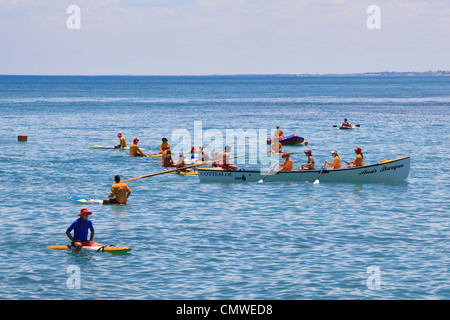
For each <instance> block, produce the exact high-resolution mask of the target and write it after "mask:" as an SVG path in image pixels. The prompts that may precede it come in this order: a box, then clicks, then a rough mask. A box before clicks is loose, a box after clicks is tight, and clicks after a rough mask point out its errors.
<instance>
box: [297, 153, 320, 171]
mask: <svg viewBox="0 0 450 320" xmlns="http://www.w3.org/2000/svg"><path fill="white" fill-rule="evenodd" d="M304 153H305V155H306V156H307V157H308V163H305V164H302V166H301V167H300V168H298V170H316V164H315V163H314V158H313V156H312V152H311V150H306V151H304Z"/></svg>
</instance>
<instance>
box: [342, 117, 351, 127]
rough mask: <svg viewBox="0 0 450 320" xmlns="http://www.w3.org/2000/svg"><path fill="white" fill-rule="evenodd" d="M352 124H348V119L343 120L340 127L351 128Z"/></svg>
mask: <svg viewBox="0 0 450 320" xmlns="http://www.w3.org/2000/svg"><path fill="white" fill-rule="evenodd" d="M351 126H352V124H351V123H350V122H348V119H347V118H345V119H344V122H342V124H341V127H351Z"/></svg>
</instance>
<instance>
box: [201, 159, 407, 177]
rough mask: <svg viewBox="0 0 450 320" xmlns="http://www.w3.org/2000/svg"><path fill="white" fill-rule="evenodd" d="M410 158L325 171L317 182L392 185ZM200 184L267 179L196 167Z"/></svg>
mask: <svg viewBox="0 0 450 320" xmlns="http://www.w3.org/2000/svg"><path fill="white" fill-rule="evenodd" d="M409 167H410V157H403V158H398V159H393V160H383V161H381V162H379V163H376V164H371V165H366V166H363V167H353V168H343V169H336V170H331V169H330V170H329V169H324V170H323V172H322V174H321V175H320V182H356V183H358V182H377V183H380V182H381V183H391V182H400V181H404V180H405V179H406V178H407V177H408V174H409ZM197 170H198V177H199V179H200V181H216V182H243V181H245V182H258V181H259V180H261V179H262V178H263V177H265V176H266V174H267V171H259V170H242V169H240V170H235V171H234V170H223V169H217V168H198V169H197ZM320 171H321V167H320V168H319V170H304V171H279V172H276V173H275V174H269V175H267V176H266V177H265V179H264V182H275V181H289V182H296V181H308V182H314V181H315V180H316V179H317V178H318V176H319V174H320Z"/></svg>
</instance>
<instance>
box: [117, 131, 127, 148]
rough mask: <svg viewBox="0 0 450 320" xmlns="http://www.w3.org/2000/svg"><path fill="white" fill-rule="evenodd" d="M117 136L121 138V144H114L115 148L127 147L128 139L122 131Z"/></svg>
mask: <svg viewBox="0 0 450 320" xmlns="http://www.w3.org/2000/svg"><path fill="white" fill-rule="evenodd" d="M117 137H118V138H119V144H118V145H117V146H114V147H115V148H122V149H123V148H126V147H127V140H125V137H124V136H122V133H120V132H119V133H118V134H117Z"/></svg>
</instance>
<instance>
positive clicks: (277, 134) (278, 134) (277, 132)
mask: <svg viewBox="0 0 450 320" xmlns="http://www.w3.org/2000/svg"><path fill="white" fill-rule="evenodd" d="M273 137H274V139H275V138H277V139H278V141H281V140H282V139H283V137H284V132H283V130H281V129H280V126H277V129H276V130H275V132H274V133H273Z"/></svg>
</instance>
